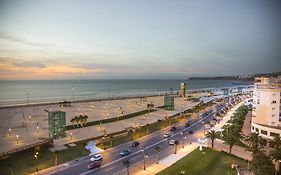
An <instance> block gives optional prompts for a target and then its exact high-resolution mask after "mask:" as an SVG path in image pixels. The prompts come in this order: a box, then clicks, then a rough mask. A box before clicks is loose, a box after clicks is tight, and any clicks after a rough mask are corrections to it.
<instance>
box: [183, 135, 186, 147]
mask: <svg viewBox="0 0 281 175" xmlns="http://www.w3.org/2000/svg"><path fill="white" fill-rule="evenodd" d="M186 138H187V137H186V136H185V137H184V140H183V148H184V143H185V140H186Z"/></svg>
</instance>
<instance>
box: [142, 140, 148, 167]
mask: <svg viewBox="0 0 281 175" xmlns="http://www.w3.org/2000/svg"><path fill="white" fill-rule="evenodd" d="M141 151H142V152H143V170H145V159H146V158H147V155H146V153H145V146H142V148H141Z"/></svg>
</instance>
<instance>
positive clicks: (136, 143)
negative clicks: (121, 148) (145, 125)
mask: <svg viewBox="0 0 281 175" xmlns="http://www.w3.org/2000/svg"><path fill="white" fill-rule="evenodd" d="M139 144H140V143H139V142H137V141H134V142H133V143H132V144H131V147H136V146H139Z"/></svg>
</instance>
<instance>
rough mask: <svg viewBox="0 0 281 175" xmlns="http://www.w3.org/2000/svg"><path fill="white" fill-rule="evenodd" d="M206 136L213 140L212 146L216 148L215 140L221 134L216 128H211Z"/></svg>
mask: <svg viewBox="0 0 281 175" xmlns="http://www.w3.org/2000/svg"><path fill="white" fill-rule="evenodd" d="M206 137H207V138H208V139H210V140H211V141H212V148H214V141H215V139H217V138H219V134H218V133H217V132H216V131H215V130H211V131H209V132H208V133H207V135H206Z"/></svg>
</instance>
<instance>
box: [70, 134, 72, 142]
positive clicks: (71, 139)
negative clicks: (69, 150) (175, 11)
mask: <svg viewBox="0 0 281 175" xmlns="http://www.w3.org/2000/svg"><path fill="white" fill-rule="evenodd" d="M70 140H72V132H71V133H70Z"/></svg>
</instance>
